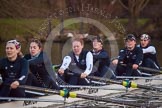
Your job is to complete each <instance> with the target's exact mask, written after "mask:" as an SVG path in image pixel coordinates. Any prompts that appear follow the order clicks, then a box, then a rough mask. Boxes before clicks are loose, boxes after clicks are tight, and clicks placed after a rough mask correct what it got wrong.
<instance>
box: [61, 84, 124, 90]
mask: <svg viewBox="0 0 162 108" xmlns="http://www.w3.org/2000/svg"><path fill="white" fill-rule="evenodd" d="M60 87H61V88H76V89H77V88H79V89H102V90H120V91H123V90H126V89H125V88H121V87H120V88H117V87H108V86H83V85H81V86H79V85H60Z"/></svg>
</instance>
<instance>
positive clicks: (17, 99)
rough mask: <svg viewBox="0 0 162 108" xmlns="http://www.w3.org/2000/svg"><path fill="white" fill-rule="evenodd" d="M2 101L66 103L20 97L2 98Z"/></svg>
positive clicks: (0, 98)
mask: <svg viewBox="0 0 162 108" xmlns="http://www.w3.org/2000/svg"><path fill="white" fill-rule="evenodd" d="M0 100H7V101H8V100H9V101H12V100H14V101H35V102H56V103H64V101H63V100H56V99H40V98H20V97H19V98H18V97H0Z"/></svg>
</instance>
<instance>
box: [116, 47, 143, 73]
mask: <svg viewBox="0 0 162 108" xmlns="http://www.w3.org/2000/svg"><path fill="white" fill-rule="evenodd" d="M142 59H143V53H142V49H141V48H139V47H135V48H134V49H133V50H128V49H127V48H125V49H122V50H120V52H119V56H118V65H117V68H116V74H117V75H126V76H132V75H135V76H140V73H139V72H138V70H134V69H132V65H133V64H137V65H138V66H140V65H141V64H142ZM120 64H126V65H127V66H121V65H120Z"/></svg>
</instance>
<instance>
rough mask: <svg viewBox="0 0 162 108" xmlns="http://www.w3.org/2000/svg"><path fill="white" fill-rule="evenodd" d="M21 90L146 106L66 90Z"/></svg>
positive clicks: (23, 86) (36, 88) (37, 88)
mask: <svg viewBox="0 0 162 108" xmlns="http://www.w3.org/2000/svg"><path fill="white" fill-rule="evenodd" d="M19 88H24V89H28V90H35V91H39V92H44V93H47V94H58V95H60V96H63V97H66V98H68V97H71V98H83V99H88V100H95V101H102V102H108V103H115V104H123V105H129V106H136V107H141V106H145V105H144V104H139V103H136V104H134V103H128V102H127V101H126V102H125V101H120V100H119V101H118V100H114V99H111V98H102V97H97V96H90V95H84V94H77V93H75V92H69V91H68V90H67V89H66V90H52V89H45V88H41V87H33V86H26V85H20V86H19Z"/></svg>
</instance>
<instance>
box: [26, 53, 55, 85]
mask: <svg viewBox="0 0 162 108" xmlns="http://www.w3.org/2000/svg"><path fill="white" fill-rule="evenodd" d="M24 58H26V59H27V60H28V61H29V68H30V72H31V73H33V74H34V75H35V76H36V78H37V80H39V81H40V82H42V83H44V84H45V85H46V86H49V84H50V83H51V81H52V82H55V80H56V79H55V78H56V77H55V76H54V72H53V69H52V63H51V62H50V60H49V59H48V57H47V54H46V53H44V52H43V51H42V52H41V53H40V54H39V55H38V57H35V58H33V59H32V57H31V55H30V54H27V55H25V56H24ZM51 75H52V76H51ZM54 77H55V78H54Z"/></svg>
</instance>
